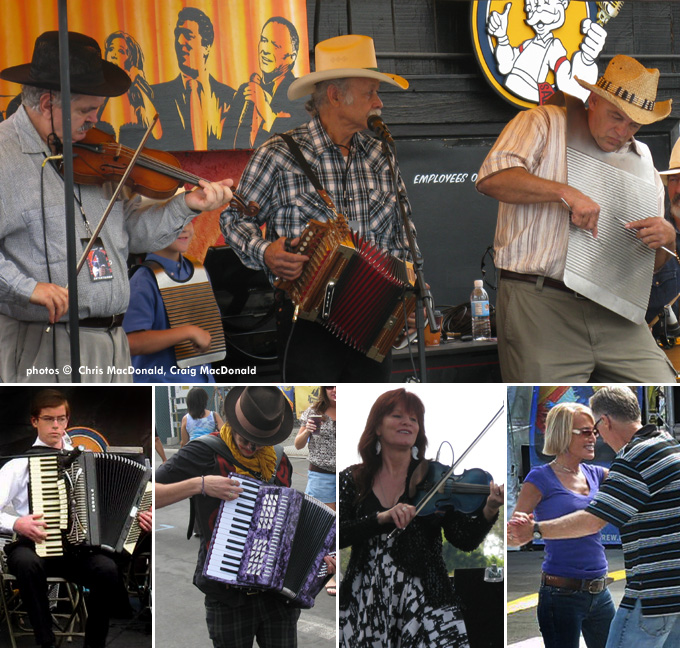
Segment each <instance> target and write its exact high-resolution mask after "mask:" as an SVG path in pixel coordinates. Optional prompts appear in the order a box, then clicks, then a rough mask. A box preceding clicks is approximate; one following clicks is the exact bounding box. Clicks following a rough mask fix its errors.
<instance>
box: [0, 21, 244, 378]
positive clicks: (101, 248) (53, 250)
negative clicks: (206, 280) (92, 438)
mask: <svg viewBox="0 0 680 648" xmlns="http://www.w3.org/2000/svg"><path fill="white" fill-rule="evenodd" d="M68 40H69V52H70V77H71V90H72V92H73V94H72V100H71V124H72V138H73V141H74V142H78V141H80V140H82V139H83V138H84V137H85V136H86V134H87V131H88V130H89V129H90V128H92V127H93V126H94V125H95V123H96V121H97V113H98V111H99V109H100V108H101V106H102V105H103V104H104V102H105V101H106V98H107V97H112V96H119V95H121V94H123V93H124V92H126V91H127V89H128V88H129V86H130V78H129V77H128V76H127V74H126V73H125V72H124V71H123V70H121V69H120V68H118V67H117V66H116V65H114V64H112V63H109V62H107V61H105V60H103V59H102V56H101V50H100V48H99V45H98V44H97V42H96V41H95V40H93V39H92V38H90V37H88V36H85V35H83V34H78V33H75V32H70V33H69V36H68ZM0 78H3V79H5V80H8V81H14V82H16V83H21V84H22V86H23V88H22V97H23V99H22V102H23V105H22V107H21V108H19V110H18V111H17V112H16V113H15V114H14V115H13V116H12V117H11V118H10V119H8V120H6V121H5V122H3V123H2V124H1V125H0V146H1V147H2V151H3V156H2V159H1V160H0V177H2V178H3V180H4V182H3V185H4V186H3V191H2V198H0V276H2V279H3V280H2V282H0V348H1V349H2V351H0V379H1V380H2V381H3V382H26V381H31V380H37V381H40V382H45V381H51V382H54V381H59V380H63V381H66V382H69V381H70V378H69V375H70V373H71V367H70V366H69V364H70V346H69V331H68V326H67V319H66V318H65V316H66V312H67V309H68V290H67V289H66V287H65V286H66V285H67V263H66V235H65V225H64V212H65V207H64V186H63V179H62V177H61V175H60V173H59V170H58V167H57V166H56V165H55V163H54V162H52V161H50V162H48V163H45V161H46V158H48V157H49V156H52V155H55V154H58V153H60V152H61V149H62V145H61V137H62V109H63V108H62V105H61V94H60V88H61V84H60V74H59V47H58V33H57V32H45V33H44V34H42V35H41V36H39V37H38V39H37V40H36V43H35V47H34V51H33V57H32V60H31V63H27V64H24V65H18V66H14V67H11V68H7V69H5V70H3V71H2V72H0ZM230 186H231V180H222V181H220V182H212V183H209V182H201V187H200V188H199V189H197V190H195V191H192V192H189V193H186V194H183V195H180V196H175V197H174V198H172V199H170V200H168V201H166V202H163V203H153V204H147V205H145V206H142V205H141V198H140V197H139V196H131V195H128V196H127V197H125V198H124V199H121V200H119V201H117V203H116V205H115V206H114V208H113V209H112V211H111V213H110V215H109V218H108V220H107V221H106V223H105V225H104V227H103V229H102V230H101V233H100V235H99V237H98V238H97V239H96V240H95V243H94V247H93V249H94V250H97V251H98V254H97V258H98V259H100V262H101V260H104V263H105V264H106V265H107V266H108V267H105V268H104V271H103V272H102V269H101V267H100V268H99V271H98V272H95V269H94V268H93V267H90V266H87V265H86V266H83V269H82V271H81V273H80V274H79V276H78V298H79V313H78V315H79V319H80V340H81V343H80V353H81V367H80V373H81V375H84V376H86V378H85V379H86V380H89V381H95V382H99V381H107V382H108V381H125V382H129V381H131V379H132V377H131V376H130V375H128V374H127V373H120V372H121V371H125V370H126V369H127V368H128V367H129V365H130V353H129V349H128V343H127V338H126V336H125V332H124V331H123V329H122V327H121V323H122V320H123V315H124V313H125V310H126V308H127V306H128V298H129V284H128V279H127V267H126V261H127V256H128V254H129V253H130V252H145V251H149V250H157V249H161V248H163V247H166V246H167V245H169V244H170V243H172V241H174V240H175V239H176V238H177V236H178V235H179V233H180V232H181V231H182V229H183V228H184V226H185V225H186V224H187V223H188V222H189V221H190V220H191V219H192V218H194V217H195V216H196V214H197V213H199V212H201V211H209V210H212V209H216V208H218V207H219V206H221V205H223V204H225V203H228V202H229V201H230V200H231V197H232V194H231V190H230V189H229V187H230ZM112 193H113V188H112V187H111V186H110V185H109V184H104V185H103V186H90V185H79V184H76V185H75V186H74V197H73V199H74V202H75V213H76V237H77V241H76V246H77V248H78V249H83V248H84V247H85V245H86V244H87V242H88V241H89V240H90V238H91V237H92V232H93V231H94V230H95V229H96V228H97V225H98V224H99V219H100V218H101V216H102V214H103V212H104V209H105V207H106V204H107V203H108V201H109V198H110V196H111V195H112ZM48 322H49V323H50V324H51V325H52V326H50V327H49V330H48V327H47V323H48ZM74 370H78V369H76V368H74ZM62 376H64V377H62Z"/></svg>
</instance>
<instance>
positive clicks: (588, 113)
mask: <svg viewBox="0 0 680 648" xmlns="http://www.w3.org/2000/svg"><path fill="white" fill-rule="evenodd" d="M658 79H659V71H658V70H650V69H646V68H645V67H643V66H642V65H640V63H638V62H637V61H636V60H634V59H632V58H630V57H628V56H615V57H614V58H613V59H612V61H611V62H610V63H609V65H608V67H607V69H606V71H605V73H604V75H603V76H602V77H600V79H599V80H598V82H597V84H596V85H592V84H590V83H586V82H584V81H581V80H578V79H577V80H578V82H579V84H580V85H581V86H583V87H584V88H587V89H588V90H590V92H591V94H590V98H589V100H588V108H587V110H584V108H583V105H582V104H581V103H580V102H578V100H575V99H573V98H569V97H565V103H566V105H567V108H566V109H565V108H563V107H561V106H558V105H547V106H538V107H536V108H533V109H532V110H529V111H526V112H522V113H520V114H519V115H517V116H516V117H515V118H514V119H513V120H512V121H511V122H510V123H509V124H508V125H507V126H506V127H505V129H504V130H503V132H502V133H501V135H500V136H499V138H498V140H497V142H496V144H495V145H494V147H493V148H492V149H491V151H490V153H489V154H488V156H487V158H486V160H485V161H484V163H483V165H482V167H481V169H480V171H479V179H478V180H477V188H478V190H479V191H480V192H482V193H484V194H487V195H489V196H492V197H493V198H496V199H497V200H498V201H499V208H498V223H497V227H496V237H495V242H494V246H495V249H496V257H495V261H496V267H497V268H499V269H500V282H499V294H498V303H497V312H498V352H499V358H500V362H501V372H502V376H503V380H504V381H506V382H554V381H558V382H559V383H560V384H574V383H579V382H589V381H594V382H604V381H612V382H658V381H661V382H673V381H674V380H675V372H674V370H673V368H672V366H671V365H670V363H669V362H668V361H667V359H666V357H665V355H664V354H663V352H662V351H661V350H660V349H659V348H658V347H657V345H656V343H655V342H654V339H653V338H652V336H651V334H650V332H649V330H648V329H647V326H646V324H645V323H644V320H643V321H642V322H641V323H640V324H638V323H635V321H633V320H632V318H631V319H628V318H626V317H624V316H622V315H621V314H619V313H618V312H615V311H614V310H613V309H611V308H609V307H605V306H604V305H601V304H600V303H598V302H596V301H594V300H592V299H588V298H585V297H583V296H582V295H581V294H579V293H578V292H577V291H575V290H573V289H570V288H569V287H568V286H567V285H565V283H564V280H565V279H566V277H565V267H566V263H567V258H568V243H569V247H570V248H571V240H572V239H571V237H572V236H573V234H574V232H577V236H578V230H575V229H574V227H575V228H579V229H580V230H584V231H586V232H590V233H591V234H592V237H597V235H598V218H599V216H600V205H599V204H598V203H597V202H596V201H595V200H593V199H592V198H591V197H589V196H588V195H587V193H588V191H589V190H590V189H586V190H585V191H580V190H579V189H577V188H575V187H574V186H570V185H573V184H575V183H574V182H571V175H570V182H569V184H567V155H566V150H567V147H571V146H572V144H573V143H574V142H577V144H576V145H577V146H585V147H586V148H588V147H589V148H588V150H589V154H591V157H592V158H593V159H597V160H602V162H603V163H604V165H607V167H606V168H611V169H613V168H615V167H618V168H622V167H623V166H624V165H628V166H629V168H633V169H635V170H636V171H635V174H634V179H637V178H638V177H639V178H644V179H645V181H646V182H647V185H648V186H649V187H650V189H649V190H650V191H651V194H652V195H654V196H655V199H654V200H652V201H650V202H652V203H653V204H651V205H648V207H649V209H650V210H651V212H652V214H653V217H647V218H643V219H640V220H635V221H632V222H628V223H626V224H625V225H623V226H622V227H625V228H626V229H628V230H630V232H631V236H632V235H633V234H634V235H635V236H636V237H637V238H638V239H639V240H640V241H642V242H643V243H644V244H645V245H646V246H648V247H649V248H651V249H652V250H656V256H655V258H654V266H655V267H656V268H659V267H661V266H662V265H663V263H665V261H666V260H667V259H668V257H669V255H668V253H667V252H666V251H664V250H662V249H661V247H662V246H663V247H667V248H669V249H670V250H674V249H675V234H674V231H673V227H672V226H671V225H670V224H669V223H668V222H667V221H666V220H665V219H664V218H663V213H664V191H663V185H662V183H661V180H660V178H659V174H658V173H657V172H656V170H655V169H654V167H653V163H652V158H651V154H650V152H649V149H648V148H647V147H646V146H645V145H644V144H642V143H640V142H639V141H637V140H635V139H634V137H633V135H635V133H636V132H637V131H638V130H639V128H640V127H641V126H642V125H644V124H651V123H653V122H656V121H659V120H661V119H664V118H665V117H667V116H668V115H669V114H670V111H671V100H667V101H656V93H657V83H658ZM574 102H578V104H575V103H574ZM572 106H575V108H574V109H573V110H572ZM569 111H572V112H571V113H570V112H569ZM574 114H579V115H582V116H581V117H580V121H578V120H575V121H572V117H571V116H570V115H574ZM573 123H576V124H577V126H574V127H573V128H572V124H573ZM572 137H574V138H575V139H572ZM581 142H586V143H587V144H586V145H582V144H580V143H581ZM576 145H575V146H576ZM617 173H618V171H617ZM621 176H622V174H620V175H618V176H617V175H614V176H613V177H615V178H617V179H618V178H619V177H621ZM594 180H599V181H600V182H599V183H598V182H594ZM589 182H590V187H595V186H597V185H599V184H603V183H604V182H606V180H604V179H603V178H594V177H590V178H589ZM625 189H626V187H625V186H623V183H621V182H619V183H618V184H617V182H614V183H609V184H607V185H606V186H605V190H606V191H607V192H609V194H611V196H612V197H613V200H614V201H617V200H618V204H621V203H622V202H623V201H624V200H625V198H624V193H625V192H624V190H625ZM657 216H658V217H657ZM570 223H571V224H572V225H571V229H572V232H571V233H570ZM600 224H601V225H602V223H600ZM628 238H629V239H630V237H628ZM588 240H589V241H590V240H592V239H588ZM630 242H631V244H634V243H635V241H630ZM650 254H651V253H650ZM631 256H632V254H631ZM652 256H653V255H652ZM601 261H602V262H605V261H606V262H607V263H608V264H610V263H611V262H612V259H601ZM650 266H651V259H650ZM649 271H650V272H649V276H650V284H651V267H650V268H649ZM589 279H597V277H592V278H589ZM627 279H628V278H627V277H620V276H619V277H616V281H618V282H625V281H627ZM648 291H649V286H646V290H645V291H644V294H643V295H639V296H638V297H640V299H641V300H642V301H644V302H645V304H646V299H647V297H648V294H649V293H648ZM643 314H644V309H643V310H642V315H643Z"/></svg>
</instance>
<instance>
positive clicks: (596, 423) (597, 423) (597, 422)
mask: <svg viewBox="0 0 680 648" xmlns="http://www.w3.org/2000/svg"><path fill="white" fill-rule="evenodd" d="M603 418H604V416H600V418H599V419H597V421H595V425H593V430H595V432H597V434H599V433H600V431H599V430H598V429H597V426H598V425H599V424H600V423H601V422H602V419H603Z"/></svg>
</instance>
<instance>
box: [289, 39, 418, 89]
mask: <svg viewBox="0 0 680 648" xmlns="http://www.w3.org/2000/svg"><path fill="white" fill-rule="evenodd" d="M314 60H315V62H316V71H315V72H310V73H309V74H305V76H302V77H300V78H299V79H295V81H293V83H291V84H290V87H289V88H288V99H290V100H291V101H294V100H295V99H299V98H300V97H304V96H305V95H308V94H311V93H312V92H314V86H315V85H316V84H317V83H319V81H328V80H329V79H344V78H348V77H366V78H369V79H377V80H378V81H385V82H387V83H391V84H392V85H395V86H397V87H398V88H402V89H404V90H405V89H406V88H408V81H407V80H406V79H404V78H402V77H400V76H398V75H396V74H389V73H388V72H380V71H378V62H377V60H376V58H375V47H374V45H373V39H372V38H370V37H368V36H360V35H359V34H348V35H347V36H336V37H335V38H329V39H327V40H325V41H321V42H320V43H319V44H318V45H317V46H316V47H315V48H314Z"/></svg>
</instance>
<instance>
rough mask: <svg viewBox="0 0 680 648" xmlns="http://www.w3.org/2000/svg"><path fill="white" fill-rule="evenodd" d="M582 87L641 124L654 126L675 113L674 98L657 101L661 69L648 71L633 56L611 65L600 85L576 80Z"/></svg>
mask: <svg viewBox="0 0 680 648" xmlns="http://www.w3.org/2000/svg"><path fill="white" fill-rule="evenodd" d="M576 81H578V83H579V85H580V86H582V87H583V88H586V89H587V90H590V91H592V92H594V93H595V94H596V95H599V96H600V97H602V98H603V99H606V100H607V101H610V102H611V103H613V104H614V105H615V106H616V107H617V108H619V110H622V111H623V112H624V113H625V114H626V115H628V117H629V118H630V119H632V120H633V121H634V122H637V123H638V124H653V123H654V122H657V121H660V120H661V119H665V118H666V117H668V115H669V114H670V112H671V103H672V100H671V99H667V100H666V101H657V100H656V90H657V86H658V84H659V70H657V69H655V68H646V67H645V66H644V65H642V64H641V63H638V62H637V61H636V60H635V59H634V58H631V57H630V56H624V55H623V54H619V55H618V56H615V57H614V58H613V59H612V60H611V61H610V62H609V65H608V66H607V69H606V70H605V73H604V74H603V75H602V76H601V77H600V78H599V79H598V80H597V84H596V85H593V84H592V83H586V82H585V81H581V79H579V78H578V77H576Z"/></svg>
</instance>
